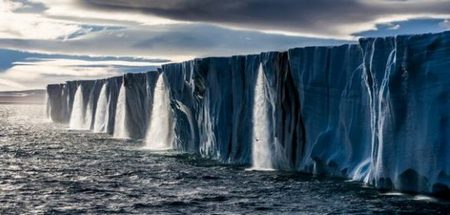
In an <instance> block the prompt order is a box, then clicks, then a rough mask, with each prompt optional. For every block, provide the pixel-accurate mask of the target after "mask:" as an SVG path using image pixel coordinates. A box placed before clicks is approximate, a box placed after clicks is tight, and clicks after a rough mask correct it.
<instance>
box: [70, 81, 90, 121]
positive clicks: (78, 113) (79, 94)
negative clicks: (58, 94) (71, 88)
mask: <svg viewBox="0 0 450 215" xmlns="http://www.w3.org/2000/svg"><path fill="white" fill-rule="evenodd" d="M84 111H85V110H84V98H83V87H81V85H80V86H78V88H77V91H76V93H75V98H74V101H73V107H72V113H71V114H70V123H69V128H70V129H74V130H85V129H86V125H85V124H86V123H85V117H84V115H85V112H84Z"/></svg>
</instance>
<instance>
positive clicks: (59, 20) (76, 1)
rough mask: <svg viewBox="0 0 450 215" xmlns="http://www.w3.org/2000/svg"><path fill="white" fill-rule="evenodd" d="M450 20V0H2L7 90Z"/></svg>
mask: <svg viewBox="0 0 450 215" xmlns="http://www.w3.org/2000/svg"><path fill="white" fill-rule="evenodd" d="M449 29H450V0H314V1H313V0H0V91H12V90H27V89H44V88H45V86H46V85H47V84H49V83H61V82H64V81H66V80H77V79H97V78H105V77H110V76H117V75H121V74H123V73H128V72H145V71H149V70H155V69H156V68H158V67H159V66H160V65H161V64H164V63H168V62H180V61H184V60H189V59H192V58H197V57H205V56H230V55H241V54H252V53H259V52H262V51H283V50H287V49H289V48H293V47H304V46H330V45H340V44H344V43H356V42H357V41H358V39H359V38H360V37H384V36H395V35H399V34H419V33H429V32H442V31H446V30H449Z"/></svg>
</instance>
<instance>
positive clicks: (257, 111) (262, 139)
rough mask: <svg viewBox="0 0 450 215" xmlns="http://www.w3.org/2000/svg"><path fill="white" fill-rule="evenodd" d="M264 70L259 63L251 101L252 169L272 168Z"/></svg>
mask: <svg viewBox="0 0 450 215" xmlns="http://www.w3.org/2000/svg"><path fill="white" fill-rule="evenodd" d="M264 79H265V78H264V70H263V67H262V65H261V64H260V65H259V69H258V75H257V79H256V85H255V97H254V103H253V137H252V169H253V170H271V169H273V165H272V160H271V155H270V146H269V127H268V124H267V119H268V112H267V109H268V108H267V100H266V95H265V89H264V88H265V87H264V85H265V81H264Z"/></svg>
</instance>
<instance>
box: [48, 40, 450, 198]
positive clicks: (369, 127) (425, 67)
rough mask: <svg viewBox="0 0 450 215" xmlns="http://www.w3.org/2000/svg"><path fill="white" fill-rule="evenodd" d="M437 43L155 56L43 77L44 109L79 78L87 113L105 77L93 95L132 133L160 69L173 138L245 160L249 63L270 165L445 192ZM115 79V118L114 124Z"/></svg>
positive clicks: (249, 133)
mask: <svg viewBox="0 0 450 215" xmlns="http://www.w3.org/2000/svg"><path fill="white" fill-rule="evenodd" d="M449 47H450V33H448V32H444V33H440V34H426V35H418V36H398V37H395V38H394V37H392V38H366V39H361V40H360V41H359V44H351V45H342V46H337V47H306V48H295V49H291V50H288V51H287V52H266V53H261V54H259V55H248V56H233V57H211V58H203V59H194V60H191V61H186V62H182V63H173V64H167V65H163V66H162V69H161V70H160V71H159V72H148V73H142V74H127V75H124V76H123V77H115V78H110V79H104V80H99V81H97V82H92V81H90V82H89V81H88V82H86V81H75V82H67V83H66V84H61V85H49V86H48V87H47V91H48V98H49V99H48V103H49V104H48V110H47V112H48V114H49V116H50V117H51V119H52V120H53V121H55V122H66V123H67V122H68V120H69V119H70V117H71V116H70V113H71V110H72V108H73V102H74V95H75V92H76V89H77V88H78V86H80V85H82V86H83V89H85V88H86V90H83V95H84V96H85V98H87V99H86V101H84V102H85V104H84V105H85V107H86V109H87V111H88V112H89V111H90V114H91V116H90V115H89V114H87V115H88V116H90V117H92V119H93V120H91V123H92V121H95V120H94V119H97V118H96V116H95V115H97V114H95V112H96V111H95V110H96V109H97V108H98V107H96V106H97V105H98V104H100V103H99V102H98V101H97V100H98V98H99V97H100V96H99V94H100V91H101V89H102V87H103V86H107V90H106V91H107V93H106V94H107V98H108V102H107V103H105V102H101V103H102V104H103V105H105V104H106V105H107V106H108V107H107V108H105V107H102V109H107V110H108V111H109V113H110V114H108V117H107V119H105V120H107V121H108V122H105V124H106V125H107V127H108V128H107V129H106V130H107V131H108V133H113V132H114V128H116V127H118V126H122V127H123V128H125V129H126V131H127V134H128V135H129V137H130V138H136V139H142V138H144V137H145V133H146V131H147V129H148V125H149V119H150V116H151V115H150V114H151V111H152V103H153V91H154V88H155V85H156V80H157V78H158V77H162V78H163V79H164V80H165V81H164V84H165V88H166V89H167V91H168V92H167V94H168V95H167V96H168V97H169V100H170V101H169V103H170V104H169V107H168V109H169V110H168V111H169V112H170V116H171V117H169V118H170V119H171V120H170V122H167V123H168V124H171V125H173V134H174V148H175V149H176V150H179V151H182V152H188V153H196V154H199V155H201V156H203V157H206V158H211V159H216V160H219V161H222V162H225V163H233V164H242V165H250V164H251V162H252V156H253V155H252V154H253V150H254V146H255V145H253V144H257V142H258V141H253V138H252V137H253V136H254V134H253V132H254V131H255V129H254V126H255V125H258V123H261V121H258V123H256V122H255V120H254V118H255V116H254V115H255V110H256V109H258V107H259V106H258V105H257V104H256V105H255V101H257V102H260V101H263V100H258V99H256V98H257V97H255V89H256V88H255V86H257V78H258V74H260V75H263V76H262V77H264V82H263V83H262V84H261V83H259V85H260V88H258V89H259V91H258V90H257V91H256V92H260V93H257V94H258V95H259V96H261V89H263V90H262V91H263V94H264V96H263V97H264V101H265V103H264V104H266V106H265V107H264V108H260V109H259V110H262V109H263V110H264V112H263V113H259V115H258V116H263V117H259V118H258V120H261V118H262V123H264V124H263V125H264V129H265V131H266V133H267V135H268V137H267V142H268V144H267V147H266V148H265V150H266V152H267V153H269V154H270V158H268V159H270V163H271V166H272V167H273V168H275V169H284V170H295V171H301V172H307V173H313V174H324V175H334V176H341V177H346V178H350V179H354V180H360V181H364V182H367V183H369V184H372V185H374V186H376V187H378V188H382V189H396V190H401V191H408V192H421V193H433V194H436V195H441V196H449V195H450V190H449V188H448V186H449V185H450V176H449V174H450V166H449V165H448V163H449V162H450V146H449V144H450V139H449V137H448V135H449V134H450V125H449V119H450V118H449V117H450V113H449V112H448V110H449V109H450V102H449V98H450V83H449V82H450V73H448V72H447V70H448V69H447V68H450V49H449ZM106 83H107V85H104V84H106ZM122 84H123V86H124V88H126V93H125V94H124V98H123V99H124V100H123V101H124V104H125V105H124V106H123V107H124V111H125V112H126V117H125V120H124V121H123V122H121V125H114V122H115V121H116V120H115V119H114V116H115V115H116V108H117V97H118V95H119V89H120V88H121V86H122ZM88 88H89V89H88ZM85 91H86V92H85ZM155 98H156V97H155ZM157 98H166V96H157ZM158 102H159V103H158V104H160V101H158ZM89 104H91V105H89ZM92 114H93V115H92ZM85 115H86V113H85ZM91 128H92V125H91Z"/></svg>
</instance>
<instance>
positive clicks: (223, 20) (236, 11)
mask: <svg viewBox="0 0 450 215" xmlns="http://www.w3.org/2000/svg"><path fill="white" fill-rule="evenodd" d="M80 2H81V4H82V5H85V6H89V7H96V8H102V9H106V10H137V11H141V12H144V13H150V14H154V15H158V16H162V17H167V18H170V19H175V20H183V21H199V22H209V23H217V24H225V25H230V26H235V27H243V28H246V27H250V28H256V29H261V30H276V31H289V32H299V33H310V34H320V35H329V36H332V35H333V34H345V33H348V32H352V29H348V28H352V26H356V25H357V26H360V25H361V24H363V23H371V22H373V21H374V20H376V19H380V18H385V17H389V16H393V15H414V14H416V15H418V16H420V15H424V16H430V15H438V14H439V15H448V14H450V1H447V0H428V1H425V0H410V1H406V0H401V1H399V0H394V1H393V0H383V1H372V0H370V1H369V0H339V1H337V0H235V1H233V0H230V1H219V0H131V1H130V0H80ZM353 30H358V29H353ZM352 33H354V32H352Z"/></svg>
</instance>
